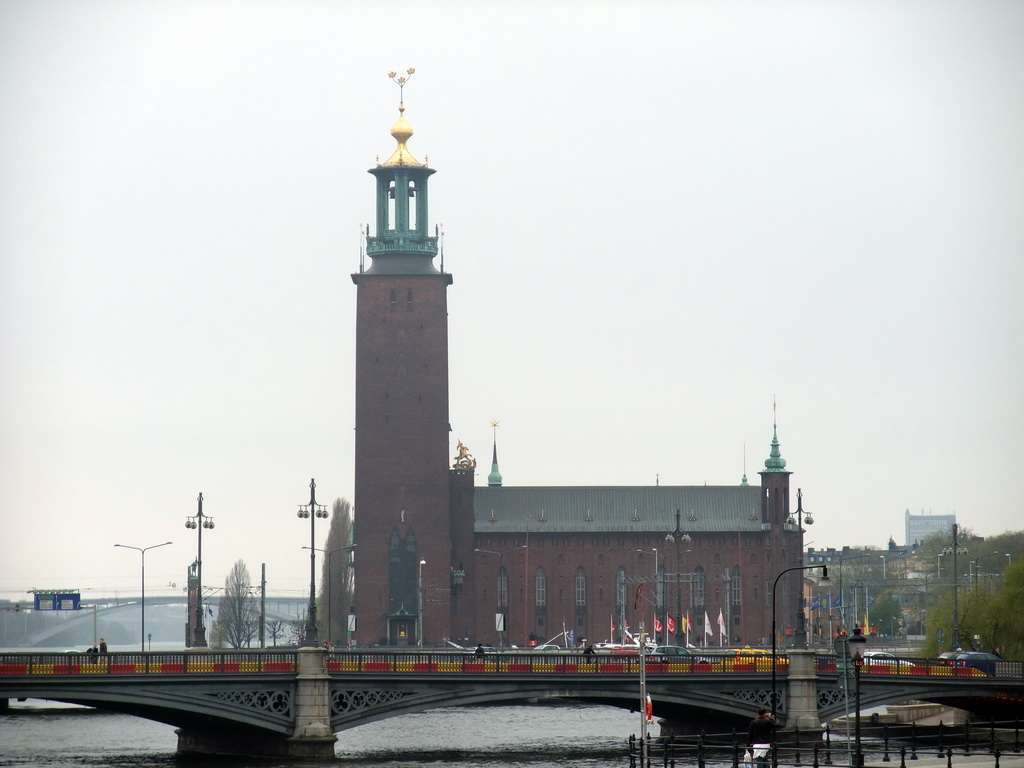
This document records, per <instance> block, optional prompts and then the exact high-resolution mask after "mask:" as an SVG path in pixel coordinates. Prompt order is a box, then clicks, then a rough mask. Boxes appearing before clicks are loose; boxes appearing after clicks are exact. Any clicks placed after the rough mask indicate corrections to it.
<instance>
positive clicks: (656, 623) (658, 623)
mask: <svg viewBox="0 0 1024 768" xmlns="http://www.w3.org/2000/svg"><path fill="white" fill-rule="evenodd" d="M669 621H672V619H669ZM654 631H655V632H661V619H659V618H658V617H657V616H655V617H654Z"/></svg>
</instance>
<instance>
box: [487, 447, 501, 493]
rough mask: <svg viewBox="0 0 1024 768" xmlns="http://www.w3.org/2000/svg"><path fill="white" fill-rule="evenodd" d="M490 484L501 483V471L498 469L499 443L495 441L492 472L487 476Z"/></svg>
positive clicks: (498, 484)
mask: <svg viewBox="0 0 1024 768" xmlns="http://www.w3.org/2000/svg"><path fill="white" fill-rule="evenodd" d="M487 484H488V485H497V486H500V485H501V472H499V471H498V443H497V441H495V443H494V453H493V454H492V456H491V473H490V474H489V475H488V476H487Z"/></svg>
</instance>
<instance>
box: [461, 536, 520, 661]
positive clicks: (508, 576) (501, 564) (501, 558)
mask: <svg viewBox="0 0 1024 768" xmlns="http://www.w3.org/2000/svg"><path fill="white" fill-rule="evenodd" d="M517 549H526V545H525V544H520V545H519V546H518V547H513V548H512V549H507V550H505V551H504V552H495V551H494V550H492V549H474V550H473V551H474V552H479V553H480V554H482V555H497V556H498V573H499V574H500V573H501V572H502V571H503V570H504V568H505V555H509V554H511V553H513V552H515V551H516V550H517ZM511 582H512V572H511V570H510V571H508V572H507V573H505V603H504V604H502V602H501V592H500V590H499V591H498V608H501V609H504V610H502V611H499V612H500V613H501V615H502V617H503V619H504V620H503V624H504V625H505V632H504V634H505V645H511V643H510V637H511V631H512V630H511V622H510V618H511V616H512V605H511V597H510V596H509V593H510V591H511V589H512V585H511Z"/></svg>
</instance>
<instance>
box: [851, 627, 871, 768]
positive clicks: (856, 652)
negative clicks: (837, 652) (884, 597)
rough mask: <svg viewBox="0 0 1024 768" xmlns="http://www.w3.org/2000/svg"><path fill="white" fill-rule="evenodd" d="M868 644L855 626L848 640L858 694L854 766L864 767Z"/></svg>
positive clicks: (855, 703) (855, 716) (855, 705)
mask: <svg viewBox="0 0 1024 768" xmlns="http://www.w3.org/2000/svg"><path fill="white" fill-rule="evenodd" d="M867 644H868V639H867V638H866V637H864V634H863V633H862V632H861V631H860V627H859V626H858V627H854V628H853V634H852V635H850V637H849V639H848V640H847V648H849V649H850V660H851V661H852V662H853V677H854V680H855V681H856V682H855V686H856V688H855V690H856V693H855V694H854V695H855V696H856V699H855V702H854V707H855V708H856V710H857V711H856V714H855V715H854V722H855V723H856V724H855V726H854V729H855V730H854V733H855V736H854V739H855V740H856V752H855V753H854V763H853V764H854V766H855V767H856V768H863V766H864V753H863V752H862V751H861V748H860V668H861V667H862V666H864V648H865V647H866V646H867Z"/></svg>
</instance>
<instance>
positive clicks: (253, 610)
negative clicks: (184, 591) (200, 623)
mask: <svg viewBox="0 0 1024 768" xmlns="http://www.w3.org/2000/svg"><path fill="white" fill-rule="evenodd" d="M251 588H252V582H251V581H250V580H249V569H248V568H246V566H245V562H244V561H242V560H239V561H237V562H236V563H235V564H234V565H233V566H231V570H230V571H229V572H228V577H227V578H226V579H225V580H224V595H223V596H222V597H221V600H220V611H219V612H218V614H217V621H216V623H215V627H214V629H215V631H217V630H218V628H219V631H220V632H223V638H224V643H225V644H227V645H230V646H231V647H232V648H241V647H242V646H245V645H251V644H252V639H253V638H254V637H255V636H256V633H257V631H258V629H259V608H257V606H256V601H255V600H253V598H252V595H251V594H250V590H251ZM218 625H219V627H218Z"/></svg>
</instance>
